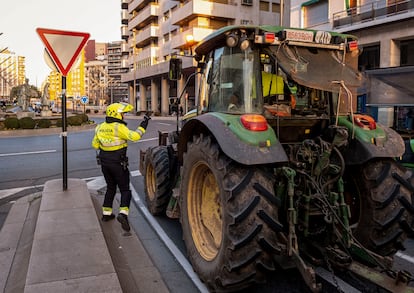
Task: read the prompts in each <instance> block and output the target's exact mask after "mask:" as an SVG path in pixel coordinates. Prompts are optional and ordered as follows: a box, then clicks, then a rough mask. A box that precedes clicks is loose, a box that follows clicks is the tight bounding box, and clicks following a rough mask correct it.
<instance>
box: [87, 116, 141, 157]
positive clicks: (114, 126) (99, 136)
mask: <svg viewBox="0 0 414 293" xmlns="http://www.w3.org/2000/svg"><path fill="white" fill-rule="evenodd" d="M144 133H145V129H144V128H143V127H141V126H139V127H138V128H137V130H136V131H134V130H130V129H129V128H128V127H127V126H126V125H125V124H122V123H119V122H112V123H107V122H103V123H101V124H99V125H98V126H96V128H95V136H94V137H93V139H92V147H93V148H94V149H101V150H104V151H116V150H120V149H122V148H125V147H127V146H128V140H129V141H138V140H140V139H141V137H142V136H143V135H144Z"/></svg>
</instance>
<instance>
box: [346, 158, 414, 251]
mask: <svg viewBox="0 0 414 293" xmlns="http://www.w3.org/2000/svg"><path fill="white" fill-rule="evenodd" d="M352 174H353V175H351V176H352V177H353V182H354V183H355V186H354V187H353V189H354V192H356V195H357V196H358V197H359V201H358V200H357V201H358V205H359V214H358V215H354V216H356V217H357V218H358V220H357V221H356V223H355V225H354V226H355V227H354V230H353V234H354V236H355V237H356V239H357V240H358V241H359V242H360V243H361V244H362V245H363V246H364V247H365V248H367V249H369V250H371V251H373V252H375V253H377V254H379V255H382V256H392V255H394V254H395V253H396V252H397V250H400V249H403V248H404V246H403V242H404V240H405V239H406V238H407V234H409V233H410V231H412V228H411V223H412V219H413V211H414V207H413V205H412V199H411V190H413V186H412V185H411V183H410V177H411V172H410V171H408V170H406V169H405V168H404V167H402V166H400V165H399V164H398V163H397V162H395V161H394V160H393V159H387V158H386V159H377V160H372V161H369V162H367V163H366V164H364V165H363V166H359V167H358V169H355V170H353V172H352ZM351 190H352V189H351ZM352 220H353V219H352V218H351V221H352ZM354 222H355V220H354Z"/></svg>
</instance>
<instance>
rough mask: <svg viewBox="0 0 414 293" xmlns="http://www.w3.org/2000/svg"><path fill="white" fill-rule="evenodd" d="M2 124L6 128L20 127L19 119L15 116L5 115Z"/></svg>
mask: <svg viewBox="0 0 414 293" xmlns="http://www.w3.org/2000/svg"><path fill="white" fill-rule="evenodd" d="M4 126H5V127H6V129H18V128H19V127H20V123H19V119H17V118H16V117H7V118H6V119H5V120H4Z"/></svg>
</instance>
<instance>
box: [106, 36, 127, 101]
mask: <svg viewBox="0 0 414 293" xmlns="http://www.w3.org/2000/svg"><path fill="white" fill-rule="evenodd" d="M125 45H126V44H124V43H123V42H121V41H117V42H111V43H109V44H108V75H107V78H108V86H107V91H108V93H107V94H108V96H109V98H110V103H113V102H122V101H127V100H128V85H127V84H125V83H121V75H122V74H123V73H126V72H128V64H127V60H126V59H122V55H125V49H124V48H123V47H122V46H125Z"/></svg>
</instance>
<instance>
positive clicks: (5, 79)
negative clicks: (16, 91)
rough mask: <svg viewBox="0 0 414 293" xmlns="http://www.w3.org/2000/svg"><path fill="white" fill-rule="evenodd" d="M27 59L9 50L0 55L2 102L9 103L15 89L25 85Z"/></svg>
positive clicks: (0, 97) (0, 91)
mask: <svg viewBox="0 0 414 293" xmlns="http://www.w3.org/2000/svg"><path fill="white" fill-rule="evenodd" d="M25 82H26V67H25V57H23V56H18V55H16V54H15V53H14V52H11V51H9V50H7V49H6V50H2V51H1V53H0V100H2V101H3V100H4V101H9V100H10V91H11V89H12V88H13V87H15V86H18V85H22V84H25Z"/></svg>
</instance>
